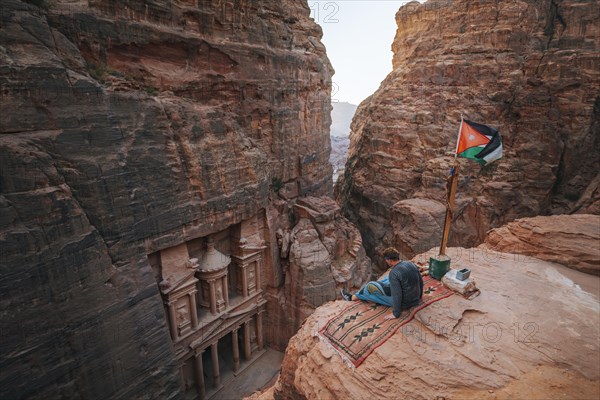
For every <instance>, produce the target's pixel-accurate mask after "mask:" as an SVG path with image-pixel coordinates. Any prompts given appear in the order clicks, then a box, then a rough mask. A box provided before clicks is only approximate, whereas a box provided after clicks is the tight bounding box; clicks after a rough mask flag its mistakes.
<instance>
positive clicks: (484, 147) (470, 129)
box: [456, 119, 502, 165]
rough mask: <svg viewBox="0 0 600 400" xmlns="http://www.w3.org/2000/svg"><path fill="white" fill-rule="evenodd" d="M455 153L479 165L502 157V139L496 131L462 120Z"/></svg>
mask: <svg viewBox="0 0 600 400" xmlns="http://www.w3.org/2000/svg"><path fill="white" fill-rule="evenodd" d="M456 153H457V154H458V155H459V156H460V157H464V158H470V159H471V160H475V161H477V162H478V163H479V164H481V165H485V164H488V163H491V162H492V161H494V160H498V159H499V158H501V157H502V138H501V137H500V133H499V132H498V130H497V129H494V128H490V127H489V126H487V125H481V124H477V123H475V122H472V121H467V120H466V119H465V120H462V122H461V126H460V132H459V134H458V145H457V146H456Z"/></svg>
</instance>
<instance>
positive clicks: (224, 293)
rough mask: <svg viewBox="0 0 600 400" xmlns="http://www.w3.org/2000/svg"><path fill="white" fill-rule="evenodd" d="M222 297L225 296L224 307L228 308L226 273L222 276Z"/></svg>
mask: <svg viewBox="0 0 600 400" xmlns="http://www.w3.org/2000/svg"><path fill="white" fill-rule="evenodd" d="M222 282H223V297H224V298H225V308H229V285H228V284H227V275H225V276H224V277H223V278H222Z"/></svg>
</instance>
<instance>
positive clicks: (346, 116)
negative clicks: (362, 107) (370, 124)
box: [330, 101, 358, 137]
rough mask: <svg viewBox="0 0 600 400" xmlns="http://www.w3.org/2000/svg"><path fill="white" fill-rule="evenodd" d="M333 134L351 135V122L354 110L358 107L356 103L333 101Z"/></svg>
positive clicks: (331, 133) (340, 135) (331, 132)
mask: <svg viewBox="0 0 600 400" xmlns="http://www.w3.org/2000/svg"><path fill="white" fill-rule="evenodd" d="M331 105H333V110H331V131H330V135H331V136H339V137H348V136H349V135H350V123H351V122H352V117H353V116H354V112H355V111H356V108H357V107H358V106H357V105H355V104H350V103H346V102H343V101H340V102H335V103H331Z"/></svg>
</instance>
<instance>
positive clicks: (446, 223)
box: [439, 113, 463, 256]
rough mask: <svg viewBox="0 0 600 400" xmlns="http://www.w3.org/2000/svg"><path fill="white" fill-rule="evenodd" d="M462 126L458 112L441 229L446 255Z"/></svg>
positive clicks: (442, 249)
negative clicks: (456, 130)
mask: <svg viewBox="0 0 600 400" xmlns="http://www.w3.org/2000/svg"><path fill="white" fill-rule="evenodd" d="M462 126H463V115H462V113H461V114H460V125H459V126H458V136H457V138H456V148H455V150H454V164H453V165H452V168H451V169H450V181H449V184H448V189H449V190H448V198H447V200H446V217H445V218H444V230H443V231H442V243H441V245H440V254H439V255H440V256H445V255H446V246H447V244H448V236H449V235H450V226H451V225H452V210H453V209H454V195H455V194H456V184H457V182H458V160H457V156H458V153H457V151H458V144H459V142H460V131H461V129H462Z"/></svg>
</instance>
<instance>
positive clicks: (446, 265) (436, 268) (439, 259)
mask: <svg viewBox="0 0 600 400" xmlns="http://www.w3.org/2000/svg"><path fill="white" fill-rule="evenodd" d="M449 270H450V257H448V256H441V255H440V256H436V257H430V258H429V276H431V277H432V278H433V279H437V280H438V281H439V280H441V279H442V277H443V276H444V275H446V272H448V271H449Z"/></svg>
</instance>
